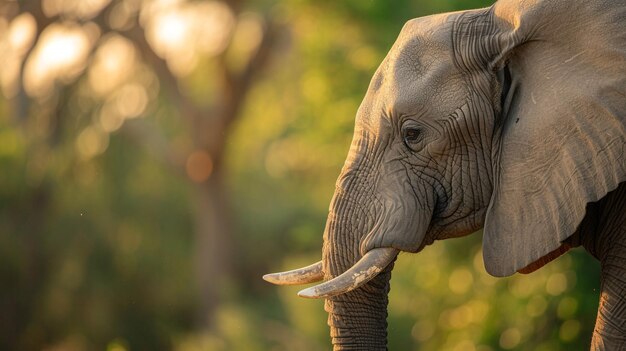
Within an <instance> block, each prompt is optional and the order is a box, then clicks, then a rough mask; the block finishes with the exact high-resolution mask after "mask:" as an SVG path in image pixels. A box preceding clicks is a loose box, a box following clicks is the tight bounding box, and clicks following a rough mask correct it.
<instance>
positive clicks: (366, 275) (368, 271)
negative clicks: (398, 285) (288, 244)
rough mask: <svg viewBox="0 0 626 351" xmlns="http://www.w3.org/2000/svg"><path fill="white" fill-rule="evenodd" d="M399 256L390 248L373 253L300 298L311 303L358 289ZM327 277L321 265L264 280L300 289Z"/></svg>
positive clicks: (306, 291)
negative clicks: (314, 300) (303, 285)
mask: <svg viewBox="0 0 626 351" xmlns="http://www.w3.org/2000/svg"><path fill="white" fill-rule="evenodd" d="M399 252H400V251H399V250H397V249H394V248H389V247H385V248H377V249H372V250H370V251H368V252H367V253H365V255H363V257H361V259H360V260H359V261H358V262H357V263H355V264H354V265H353V266H352V267H350V268H349V269H348V270H346V271H345V272H343V273H342V274H340V275H338V276H337V277H335V278H333V279H331V280H328V281H326V282H324V283H321V284H319V285H316V286H312V287H310V288H307V289H304V290H301V291H300V292H299V293H298V296H301V297H305V298H310V299H318V298H327V297H331V296H336V295H341V294H345V293H347V292H349V291H352V290H354V289H357V288H359V287H360V286H362V285H364V284H365V283H367V282H369V281H370V280H372V279H374V278H375V277H376V276H377V275H378V274H379V273H380V272H382V271H383V270H384V269H385V268H386V267H387V266H388V265H389V264H390V263H391V262H393V261H394V260H395V258H396V256H398V253H399ZM323 277H324V274H323V272H322V262H321V261H320V262H317V263H314V264H312V265H310V266H307V267H303V268H299V269H294V270H291V271H287V272H279V273H271V274H266V275H264V276H263V279H264V280H265V281H267V282H270V283H272V284H276V285H299V284H308V283H315V282H319V281H321V280H322V279H323Z"/></svg>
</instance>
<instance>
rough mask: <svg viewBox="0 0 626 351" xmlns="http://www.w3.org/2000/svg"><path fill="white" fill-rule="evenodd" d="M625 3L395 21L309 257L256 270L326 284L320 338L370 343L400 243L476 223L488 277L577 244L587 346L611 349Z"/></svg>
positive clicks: (618, 299)
mask: <svg viewBox="0 0 626 351" xmlns="http://www.w3.org/2000/svg"><path fill="white" fill-rule="evenodd" d="M625 23H626V1H624V0H619V1H613V0H611V1H609V0H587V1H564V0H499V1H497V2H495V3H494V4H493V5H492V6H490V7H488V8H483V9H475V10H466V11H459V12H452V13H444V14H436V15H431V16H426V17H421V18H416V19H412V20H410V21H408V22H407V23H406V24H405V25H404V27H403V28H402V30H401V32H400V34H399V36H398V38H397V39H396V41H395V43H394V44H393V46H392V48H391V49H390V51H389V52H388V54H387V56H386V57H385V58H384V60H383V62H382V63H381V64H380V66H379V67H378V69H377V70H376V72H375V74H374V76H373V78H372V80H371V82H370V85H369V87H368V90H367V92H366V94H365V97H364V99H363V101H362V103H361V105H360V106H359V108H358V111H357V113H356V120H355V128H354V135H353V139H352V143H351V145H350V149H349V151H348V156H347V159H346V161H345V164H344V166H343V168H342V170H341V173H340V175H339V178H338V180H337V182H336V185H335V193H334V195H333V198H332V200H331V204H330V208H329V213H328V218H327V222H326V227H325V229H324V235H323V249H322V260H321V261H320V262H318V263H315V264H312V265H310V266H308V267H304V268H301V269H296V270H293V271H288V272H282V273H273V274H267V275H265V276H264V279H265V280H267V281H269V282H271V283H275V284H279V285H288V284H305V283H314V282H320V281H323V282H322V283H320V284H319V285H315V286H312V287H309V288H307V289H304V290H302V291H300V292H299V295H300V296H303V297H307V298H325V304H324V308H325V310H326V311H327V312H328V313H329V317H328V324H329V326H330V334H331V339H332V343H333V346H334V350H385V349H386V344H387V331H386V330H387V321H386V318H387V303H388V292H389V289H390V278H391V271H392V269H393V265H394V262H395V260H396V258H397V256H398V254H399V253H400V252H411V253H417V252H419V251H421V250H422V249H423V248H424V247H425V246H427V245H430V244H432V243H433V242H434V241H435V240H442V239H448V238H455V237H460V236H465V235H468V234H470V233H473V232H475V231H477V230H479V229H480V228H483V242H482V248H483V261H484V265H485V269H486V270H487V272H488V273H489V274H491V275H493V276H496V277H506V276H510V275H513V274H515V273H516V272H520V273H530V272H532V271H535V270H537V269H539V268H540V267H542V266H543V265H545V264H547V263H548V262H550V261H552V260H553V259H555V258H556V257H558V256H559V255H561V254H563V253H565V252H566V251H568V250H569V249H570V248H573V247H577V246H582V247H583V248H584V249H586V251H588V252H589V253H590V254H591V255H593V256H594V257H595V258H597V259H598V260H599V262H600V267H601V291H600V305H599V308H598V315H597V319H596V325H595V328H594V332H593V335H592V338H591V349H593V350H618V349H619V350H624V349H626V26H625V25H624V24H625Z"/></svg>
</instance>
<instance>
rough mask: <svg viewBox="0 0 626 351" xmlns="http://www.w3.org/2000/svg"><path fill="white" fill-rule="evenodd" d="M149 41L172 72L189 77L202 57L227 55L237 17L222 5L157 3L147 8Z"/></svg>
mask: <svg viewBox="0 0 626 351" xmlns="http://www.w3.org/2000/svg"><path fill="white" fill-rule="evenodd" d="M143 15H144V17H145V18H147V22H146V38H147V39H148V42H149V43H150V46H151V47H152V48H153V49H154V51H155V52H156V53H157V54H158V55H159V56H161V57H162V58H164V59H166V60H167V63H168V65H169V67H170V69H172V71H173V72H174V73H175V74H177V75H179V76H182V75H186V74H189V73H190V72H191V70H193V68H194V67H195V66H196V64H197V60H198V55H206V56H215V55H218V54H220V53H221V52H223V51H224V50H225V48H226V46H227V44H228V41H229V40H230V36H231V32H232V30H233V26H234V18H233V14H232V13H231V11H230V10H229V8H228V7H227V6H226V5H224V4H223V3H221V2H216V1H205V2H194V3H177V2H157V3H154V4H152V6H149V7H146V10H144V13H143Z"/></svg>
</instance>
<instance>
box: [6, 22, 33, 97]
mask: <svg viewBox="0 0 626 351" xmlns="http://www.w3.org/2000/svg"><path fill="white" fill-rule="evenodd" d="M0 27H4V28H3V29H4V30H2V32H1V34H0V51H1V52H2V53H3V55H2V56H1V57H0V67H2V69H1V70H0V85H1V86H2V93H3V94H4V96H6V97H13V96H15V94H17V91H18V88H19V73H20V65H21V64H22V61H23V60H24V55H25V54H26V53H27V52H28V50H29V49H30V48H31V46H32V45H33V41H34V39H35V32H36V30H37V23H36V22H35V19H34V18H33V16H32V15H31V14H29V13H23V14H21V15H18V16H17V17H15V18H14V19H13V21H11V23H10V24H8V23H7V22H6V21H5V22H4V26H0Z"/></svg>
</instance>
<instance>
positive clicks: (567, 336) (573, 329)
mask: <svg viewBox="0 0 626 351" xmlns="http://www.w3.org/2000/svg"><path fill="white" fill-rule="evenodd" d="M578 333H580V322H579V321H577V320H575V319H570V320H567V321H565V322H563V325H561V328H559V338H561V340H563V341H565V342H568V341H572V340H574V339H575V338H576V337H577V336H578Z"/></svg>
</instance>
